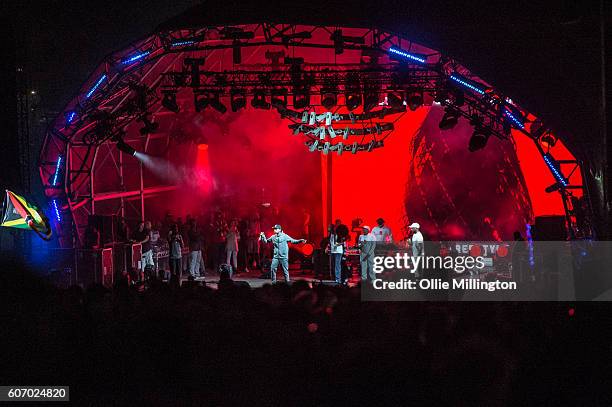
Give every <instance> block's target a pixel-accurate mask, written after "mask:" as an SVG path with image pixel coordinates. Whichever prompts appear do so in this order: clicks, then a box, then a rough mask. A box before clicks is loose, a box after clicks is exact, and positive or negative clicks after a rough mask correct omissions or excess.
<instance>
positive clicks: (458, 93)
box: [453, 89, 465, 107]
mask: <svg viewBox="0 0 612 407" xmlns="http://www.w3.org/2000/svg"><path fill="white" fill-rule="evenodd" d="M453 95H454V96H455V106H457V107H461V106H463V105H464V104H465V93H463V91H462V90H459V89H455V91H454V92H453Z"/></svg>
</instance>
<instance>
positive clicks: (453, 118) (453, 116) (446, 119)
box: [438, 107, 459, 130]
mask: <svg viewBox="0 0 612 407" xmlns="http://www.w3.org/2000/svg"><path fill="white" fill-rule="evenodd" d="M458 121H459V112H458V111H457V110H455V109H453V108H451V107H447V108H446V109H445V110H444V116H442V119H441V120H440V124H438V127H439V128H440V130H450V129H452V128H453V127H455V125H456V124H457V122H458Z"/></svg>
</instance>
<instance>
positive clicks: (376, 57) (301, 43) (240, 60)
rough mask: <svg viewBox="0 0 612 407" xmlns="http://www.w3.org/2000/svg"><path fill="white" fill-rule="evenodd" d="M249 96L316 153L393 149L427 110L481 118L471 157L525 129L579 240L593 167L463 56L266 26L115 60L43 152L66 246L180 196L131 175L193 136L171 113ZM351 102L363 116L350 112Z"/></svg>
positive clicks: (67, 113)
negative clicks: (165, 126)
mask: <svg viewBox="0 0 612 407" xmlns="http://www.w3.org/2000/svg"><path fill="white" fill-rule="evenodd" d="M349 94H350V95H352V97H353V99H351V102H349ZM372 95H374V96H375V97H376V99H375V100H374V99H372V98H371V97H372ZM248 101H250V104H251V105H252V106H253V107H255V108H259V109H270V108H271V109H276V110H278V112H279V114H280V115H281V117H283V118H286V119H287V120H288V128H287V137H292V134H294V135H297V136H299V137H303V139H304V144H305V145H306V146H305V151H306V152H307V151H308V150H309V151H310V152H311V153H316V152H317V151H320V152H321V154H367V153H368V151H371V150H373V149H377V148H384V145H385V141H386V138H387V137H393V130H394V126H393V123H394V121H395V120H396V119H397V117H399V116H401V115H403V114H405V113H406V112H407V111H408V112H409V111H410V110H413V109H416V107H418V106H419V105H421V104H432V103H433V104H439V105H440V106H441V107H443V108H444V109H445V115H444V118H443V119H446V120H448V121H451V122H452V121H453V120H454V121H455V122H456V120H457V119H458V118H459V117H464V118H466V119H467V120H469V122H470V124H471V125H472V126H474V128H475V129H476V130H477V131H478V134H477V135H475V136H476V140H474V141H473V142H474V143H475V145H474V146H473V145H472V141H470V149H472V148H473V149H479V148H482V147H483V145H482V143H483V142H484V143H486V141H487V140H488V139H489V138H490V137H495V138H499V139H503V140H510V142H511V139H512V138H513V134H516V133H515V132H520V133H523V134H524V135H526V136H527V137H529V138H530V139H531V140H532V141H533V143H534V144H535V146H536V149H537V153H538V154H539V156H540V157H541V159H542V160H544V162H545V163H546V164H547V167H548V169H549V170H550V171H551V173H552V174H553V176H554V177H555V180H556V183H555V184H553V185H552V186H551V190H552V191H554V192H555V193H559V194H560V197H561V199H562V201H563V206H564V209H565V214H566V219H567V221H568V223H569V224H570V225H572V228H570V231H571V232H570V233H573V232H575V231H576V230H577V229H579V226H578V225H577V218H576V208H574V207H573V205H574V204H575V203H574V202H575V201H573V200H572V199H571V198H572V197H573V196H574V195H579V196H582V195H583V193H582V189H583V186H582V185H581V183H572V180H574V179H576V177H575V176H573V175H574V174H577V173H580V166H579V163H578V162H576V161H575V160H573V159H569V160H567V159H564V160H557V159H555V157H554V156H553V155H552V154H551V152H550V151H549V150H548V148H547V147H548V146H551V145H554V142H556V141H558V140H557V139H556V137H555V136H554V135H553V134H552V133H551V132H550V130H548V129H547V128H546V127H545V126H543V125H542V124H541V123H540V122H539V121H538V120H537V119H536V118H535V117H534V116H533V115H531V114H529V113H528V112H526V111H525V110H524V109H522V108H521V107H520V106H518V105H517V104H516V103H515V102H513V101H512V100H510V99H509V98H507V97H506V96H505V95H503V94H502V93H499V92H498V91H496V90H495V89H494V88H493V87H492V86H490V85H489V84H487V83H486V82H484V81H483V80H481V79H480V78H478V77H476V76H474V75H473V74H472V73H470V72H469V71H468V70H467V69H466V68H465V67H463V66H462V65H460V64H459V63H458V62H457V61H455V60H453V59H451V58H449V57H447V56H444V55H441V54H440V53H439V52H436V51H434V50H431V49H428V48H426V47H423V46H421V45H419V44H415V43H412V42H410V41H409V40H407V39H405V38H402V37H400V36H398V35H396V34H394V33H390V32H386V31H382V30H378V29H366V28H343V29H339V28H338V27H331V26H306V25H289V24H270V23H264V24H254V25H240V26H219V27H204V28H195V29H189V30H178V31H160V32H156V33H155V34H153V35H151V36H150V37H148V38H146V39H144V40H142V41H138V42H136V43H134V44H132V45H131V46H129V47H127V48H126V49H123V50H121V51H119V52H116V53H113V54H111V55H109V56H108V57H107V58H105V60H104V61H103V63H102V64H100V66H99V67H98V69H96V71H95V72H93V73H92V75H91V76H90V78H89V79H88V80H87V82H86V83H85V84H84V85H83V87H82V89H81V92H80V93H79V95H77V96H76V97H75V98H74V99H73V100H72V101H71V102H70V103H69V104H68V105H67V106H66V108H65V110H64V112H63V113H62V114H61V115H60V116H59V117H58V118H57V119H56V120H55V122H54V123H53V125H52V126H51V127H50V128H49V129H48V132H47V134H46V137H45V140H44V143H43V147H42V150H41V155H40V166H39V171H40V176H41V179H42V182H43V185H44V187H45V191H46V195H47V196H48V198H49V200H50V207H51V211H52V213H54V216H53V217H54V218H55V221H56V224H57V225H59V226H60V227H58V231H59V232H60V233H59V235H60V238H61V244H62V245H64V246H70V245H72V244H74V243H75V242H77V244H78V239H80V238H81V237H82V234H83V230H84V227H85V225H86V222H87V216H88V215H91V214H96V213H97V212H98V210H97V208H98V206H99V205H100V204H101V203H102V202H104V201H107V200H119V201H120V202H121V204H120V206H119V211H120V213H121V214H124V213H123V212H124V210H125V205H132V206H133V207H134V208H135V209H136V211H137V212H139V213H140V217H141V218H142V217H143V216H144V211H145V205H146V202H147V199H149V198H150V197H154V196H156V195H158V194H161V193H164V192H167V191H171V190H173V188H174V186H173V185H163V184H157V185H147V184H146V182H145V181H144V180H143V169H142V164H140V166H137V167H133V166H132V167H130V168H127V167H126V157H125V156H126V154H125V148H123V149H122V150H123V151H124V152H123V153H121V152H117V150H116V147H117V144H126V143H127V144H130V143H139V145H140V146H141V151H144V152H145V153H147V152H149V149H150V148H151V145H152V144H157V145H161V146H163V145H164V144H165V145H166V146H168V144H169V143H170V138H172V137H181V134H177V132H173V131H172V130H169V131H164V132H156V127H157V126H158V125H159V122H161V121H163V120H164V117H169V116H171V115H174V114H176V112H177V111H179V110H184V109H186V108H187V109H194V108H195V111H197V112H199V111H200V110H203V109H206V108H209V107H212V108H213V109H216V110H218V111H221V112H223V111H225V110H227V109H229V108H231V109H232V110H233V111H236V110H240V109H242V108H244V107H245V106H246V104H247V103H248ZM351 103H353V104H357V105H358V106H359V107H357V106H351V107H352V110H351V108H349V109H347V108H346V106H347V105H349V104H351ZM361 106H363V107H361ZM341 107H342V108H341ZM349 110H351V111H349ZM134 126H138V127H141V126H142V129H140V130H138V129H137V128H136V127H134ZM440 128H442V124H440ZM139 133H140V134H139ZM187 141H189V142H194V143H198V142H201V140H193V139H192V140H187ZM479 143H480V144H481V145H479ZM162 148H163V147H162ZM102 165H104V166H105V168H112V171H113V172H114V175H113V176H115V177H116V179H117V180H118V182H117V183H116V189H115V190H104V191H100V190H97V189H96V188H95V186H94V185H95V182H94V179H95V177H97V176H99V175H100V174H98V173H97V172H96V168H100V167H101V166H102ZM106 171H108V170H106ZM127 172H129V174H127ZM135 174H136V176H138V177H139V182H137V183H136V185H137V186H138V187H137V188H131V187H127V186H126V185H127V183H125V182H124V178H125V177H126V176H128V175H129V176H131V177H133V176H135ZM103 176H107V174H104V175H103ZM75 232H76V233H75Z"/></svg>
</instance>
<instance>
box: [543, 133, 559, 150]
mask: <svg viewBox="0 0 612 407" xmlns="http://www.w3.org/2000/svg"><path fill="white" fill-rule="evenodd" d="M540 144H542V147H545V148H549V147H554V146H555V144H557V138H556V137H555V136H554V135H553V134H552V133H551V132H550V131H548V132H546V133H544V135H543V136H541V137H540Z"/></svg>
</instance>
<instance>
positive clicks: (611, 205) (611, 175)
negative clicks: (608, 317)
mask: <svg viewBox="0 0 612 407" xmlns="http://www.w3.org/2000/svg"><path fill="white" fill-rule="evenodd" d="M605 16H606V14H605V1H604V0H599V35H600V50H601V52H600V57H601V104H600V109H601V110H600V117H601V139H602V143H603V151H604V154H603V166H602V167H603V176H604V181H603V185H604V188H603V189H604V191H603V198H604V205H603V210H604V229H605V232H604V233H605V236H606V237H608V238H610V237H612V231H610V226H612V199H611V196H610V189H611V188H612V168H611V164H612V149H611V148H610V144H609V143H608V128H607V126H608V122H607V117H606V18H605Z"/></svg>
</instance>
